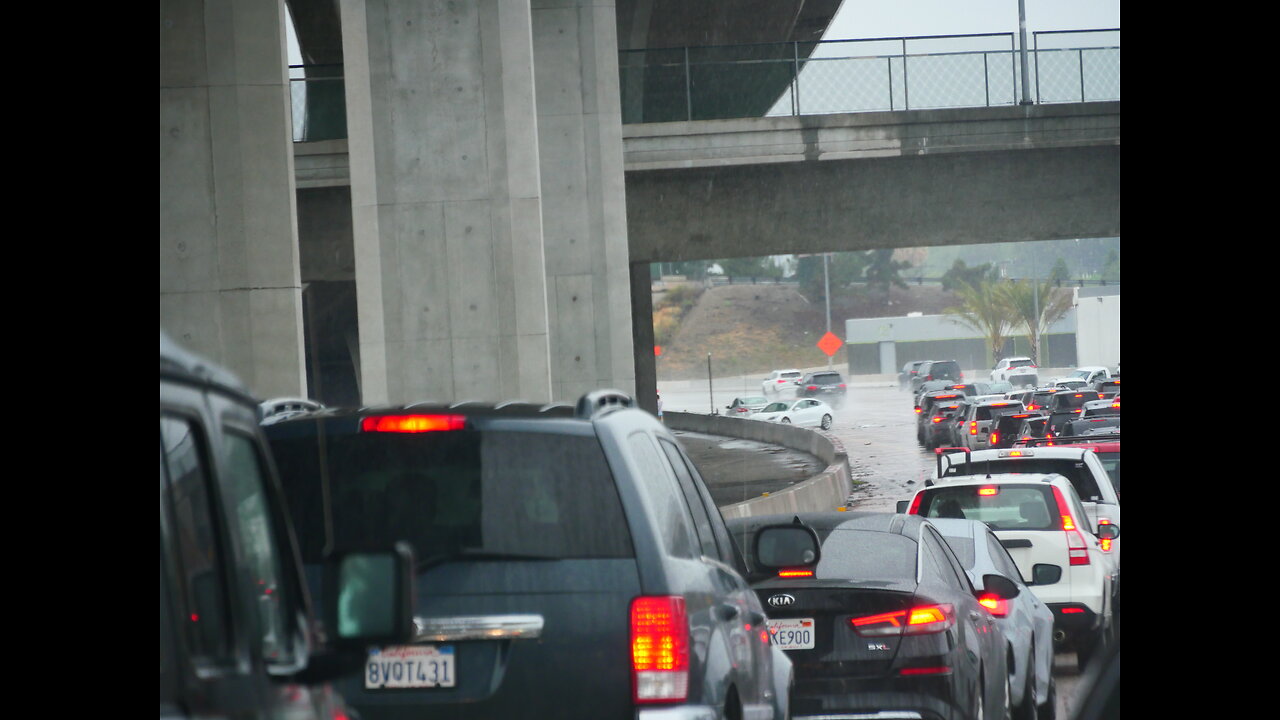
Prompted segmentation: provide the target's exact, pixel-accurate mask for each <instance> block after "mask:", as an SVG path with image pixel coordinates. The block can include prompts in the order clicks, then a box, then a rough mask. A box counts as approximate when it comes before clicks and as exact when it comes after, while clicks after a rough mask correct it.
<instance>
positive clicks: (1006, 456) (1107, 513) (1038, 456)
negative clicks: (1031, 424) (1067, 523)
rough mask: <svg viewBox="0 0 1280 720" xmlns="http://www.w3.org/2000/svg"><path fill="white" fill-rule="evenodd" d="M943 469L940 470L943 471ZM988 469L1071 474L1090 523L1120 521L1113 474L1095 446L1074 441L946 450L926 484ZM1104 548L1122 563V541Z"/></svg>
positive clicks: (1008, 471) (997, 471)
mask: <svg viewBox="0 0 1280 720" xmlns="http://www.w3.org/2000/svg"><path fill="white" fill-rule="evenodd" d="M939 471H940V472H939ZM987 473H1056V474H1058V475H1062V476H1063V477H1065V478H1067V480H1068V481H1069V482H1070V483H1071V486H1072V487H1073V488H1074V489H1075V491H1076V495H1077V496H1078V497H1079V498H1080V500H1081V502H1083V504H1084V509H1085V513H1086V515H1088V518H1089V523H1090V525H1092V526H1093V527H1100V526H1102V525H1116V526H1117V529H1118V527H1119V525H1120V495H1119V494H1117V493H1116V490H1115V486H1114V485H1113V484H1112V482H1111V476H1110V475H1109V474H1108V473H1107V469H1106V467H1105V466H1103V464H1102V460H1100V459H1099V458H1098V454H1097V453H1095V452H1094V451H1093V449H1092V448H1079V447H1072V446H1070V445H1057V446H1052V447H1044V446H1037V447H1015V448H1005V449H995V450H975V451H972V452H963V453H961V452H953V453H943V454H941V455H939V456H938V467H937V468H936V469H935V470H934V475H933V477H932V478H930V479H928V480H925V485H926V486H928V485H929V484H930V483H934V482H938V478H939V477H941V478H943V479H944V480H945V479H950V478H951V477H954V476H957V475H960V476H968V475H979V474H982V475H985V474H987ZM1102 545H1103V548H1102V551H1103V553H1105V554H1106V555H1107V556H1108V557H1110V558H1112V559H1113V560H1114V563H1115V566H1116V568H1117V570H1118V569H1119V567H1120V541H1119V540H1112V541H1108V542H1105V543H1103V544H1102Z"/></svg>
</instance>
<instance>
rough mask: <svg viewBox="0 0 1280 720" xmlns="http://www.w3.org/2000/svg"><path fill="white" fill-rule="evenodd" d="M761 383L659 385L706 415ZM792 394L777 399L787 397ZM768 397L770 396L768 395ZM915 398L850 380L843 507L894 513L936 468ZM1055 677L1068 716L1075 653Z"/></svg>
mask: <svg viewBox="0 0 1280 720" xmlns="http://www.w3.org/2000/svg"><path fill="white" fill-rule="evenodd" d="M759 387H760V383H759V380H758V379H757V380H756V381H755V382H754V383H751V382H749V381H744V380H743V379H742V378H725V379H717V380H715V381H714V383H713V384H712V385H711V386H710V387H709V386H708V385H705V384H703V385H700V386H699V385H697V384H685V387H676V384H675V383H672V384H671V386H670V387H667V388H660V392H661V394H662V400H663V407H664V409H666V410H681V411H686V412H695V413H709V412H710V411H711V408H713V407H714V408H716V409H717V411H718V412H720V413H724V411H725V410H724V408H725V406H726V405H728V404H729V403H731V402H732V401H733V398H734V397H738V396H745V395H758V394H759ZM791 396H792V393H785V394H784V395H783V396H782V398H779V399H784V400H785V399H790V398H791ZM770 399H771V400H772V399H773V397H772V396H770ZM914 399H915V398H914V396H913V395H912V394H911V393H910V392H908V391H906V390H901V389H899V388H898V387H897V385H896V383H895V384H888V383H886V384H877V385H868V384H860V383H857V382H851V383H849V391H848V396H847V398H846V402H845V405H844V407H842V408H841V409H839V410H836V411H835V413H834V415H835V422H834V423H833V425H832V427H831V430H830V433H831V434H832V435H834V436H835V437H836V438H837V439H839V440H840V441H841V442H842V443H843V444H844V447H845V451H846V452H848V454H849V467H850V473H851V475H852V476H853V480H854V484H855V488H854V490H853V492H852V493H851V494H850V496H849V501H848V505H849V507H850V508H856V509H858V510H868V511H877V512H894V511H895V509H896V505H897V502H898V501H899V500H908V499H910V498H911V497H912V496H913V495H915V493H916V491H917V490H919V489H920V488H921V487H923V486H924V480H925V479H926V478H928V477H931V476H932V473H933V471H934V469H935V467H936V455H935V454H934V453H933V452H932V451H929V450H926V449H925V448H924V447H922V446H921V445H920V444H919V443H918V442H917V441H916V414H915V405H914ZM1053 674H1054V677H1055V679H1056V681H1057V683H1058V701H1057V716H1058V717H1062V718H1065V717H1069V713H1070V710H1071V708H1072V707H1073V706H1074V705H1075V704H1077V699H1076V698H1075V697H1074V695H1075V691H1076V689H1077V687H1078V686H1079V681H1080V672H1079V670H1078V668H1077V663H1076V656H1075V653H1074V652H1062V653H1057V654H1056V655H1055V658H1054V670H1053Z"/></svg>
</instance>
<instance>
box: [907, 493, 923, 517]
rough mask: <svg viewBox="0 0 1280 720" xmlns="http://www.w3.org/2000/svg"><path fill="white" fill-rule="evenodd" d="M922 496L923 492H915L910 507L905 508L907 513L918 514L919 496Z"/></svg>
mask: <svg viewBox="0 0 1280 720" xmlns="http://www.w3.org/2000/svg"><path fill="white" fill-rule="evenodd" d="M922 497H924V493H916V496H915V498H914V499H912V501H911V507H910V508H908V509H907V514H908V515H919V514H920V498H922Z"/></svg>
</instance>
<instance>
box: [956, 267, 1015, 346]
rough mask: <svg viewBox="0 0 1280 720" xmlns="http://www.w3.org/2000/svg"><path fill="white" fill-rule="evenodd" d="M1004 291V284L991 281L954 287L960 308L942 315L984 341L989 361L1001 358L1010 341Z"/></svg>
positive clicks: (1012, 320) (957, 307)
mask: <svg viewBox="0 0 1280 720" xmlns="http://www.w3.org/2000/svg"><path fill="white" fill-rule="evenodd" d="M1004 287H1005V284H1004V283H999V282H992V281H990V280H981V281H979V282H976V283H974V284H972V285H966V284H960V285H957V286H956V289H955V295H956V299H957V300H958V301H959V302H960V304H959V305H956V306H954V307H949V308H947V309H946V310H944V311H943V312H944V313H945V314H946V315H948V316H949V317H950V319H951V320H952V322H955V323H957V324H959V325H963V326H965V327H967V328H970V329H972V330H974V331H975V332H977V333H979V334H981V335H982V336H983V337H984V338H985V339H986V342H987V347H988V348H989V349H990V351H991V357H990V358H989V360H991V361H994V359H995V358H997V357H1000V352H1001V350H1003V349H1004V344H1005V341H1006V340H1008V338H1009V330H1010V329H1012V327H1013V325H1014V319H1013V315H1012V313H1011V312H1010V309H1009V303H1008V300H1007V299H1006V293H1005V291H1004V289H1003V288H1004Z"/></svg>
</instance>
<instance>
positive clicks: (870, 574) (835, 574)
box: [814, 528, 919, 580]
mask: <svg viewBox="0 0 1280 720" xmlns="http://www.w3.org/2000/svg"><path fill="white" fill-rule="evenodd" d="M918 548H919V546H918V545H917V544H916V541H915V540H912V539H911V538H909V537H906V536H904V535H898V534H896V533H885V532H872V531H869V530H841V529H839V528H837V529H835V530H833V531H831V534H830V535H827V537H826V539H824V540H823V541H822V559H821V560H819V561H818V565H817V567H815V568H814V577H815V578H816V579H818V580H825V579H850V580H864V579H874V580H897V579H904V580H910V579H914V578H915V576H916V552H917V550H918Z"/></svg>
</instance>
